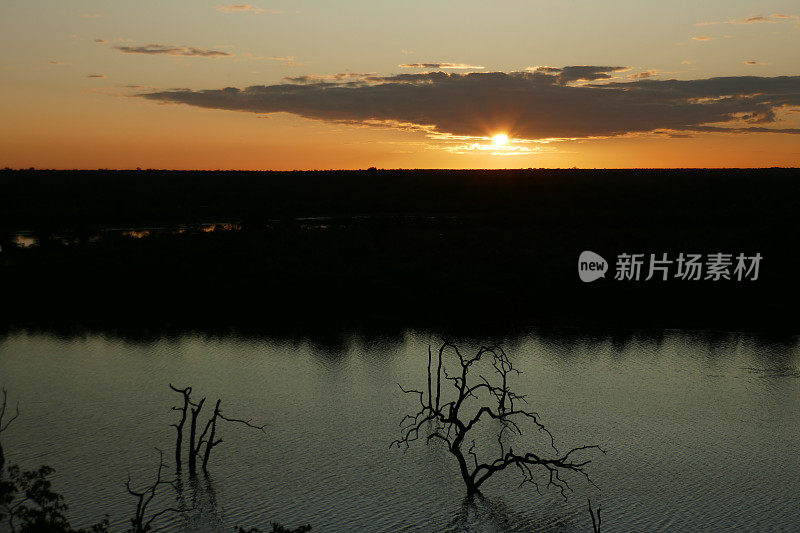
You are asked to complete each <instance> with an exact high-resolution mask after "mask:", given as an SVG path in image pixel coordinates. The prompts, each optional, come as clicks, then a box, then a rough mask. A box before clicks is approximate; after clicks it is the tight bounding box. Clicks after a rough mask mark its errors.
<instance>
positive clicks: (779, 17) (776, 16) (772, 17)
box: [695, 13, 800, 26]
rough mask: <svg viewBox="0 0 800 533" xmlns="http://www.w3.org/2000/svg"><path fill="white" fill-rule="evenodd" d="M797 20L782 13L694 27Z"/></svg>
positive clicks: (700, 23) (702, 23)
mask: <svg viewBox="0 0 800 533" xmlns="http://www.w3.org/2000/svg"><path fill="white" fill-rule="evenodd" d="M787 19H788V20H792V19H793V20H797V19H800V17H798V16H797V15H786V14H783V13H775V14H774V15H770V16H769V17H764V16H761V15H753V16H751V17H747V18H743V19H732V20H725V21H721V22H720V21H711V22H698V23H697V24H695V26H713V25H715V24H774V23H775V22H781V21H785V20H787Z"/></svg>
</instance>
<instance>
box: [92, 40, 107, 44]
mask: <svg viewBox="0 0 800 533" xmlns="http://www.w3.org/2000/svg"><path fill="white" fill-rule="evenodd" d="M94 42H96V43H97V44H105V43H107V42H108V41H106V40H105V39H95V40H94Z"/></svg>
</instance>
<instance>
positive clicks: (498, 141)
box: [492, 133, 508, 146]
mask: <svg viewBox="0 0 800 533" xmlns="http://www.w3.org/2000/svg"><path fill="white" fill-rule="evenodd" d="M492 144H494V145H495V146H503V145H504V144H508V135H506V134H504V133H500V134H497V135H495V136H493V137H492Z"/></svg>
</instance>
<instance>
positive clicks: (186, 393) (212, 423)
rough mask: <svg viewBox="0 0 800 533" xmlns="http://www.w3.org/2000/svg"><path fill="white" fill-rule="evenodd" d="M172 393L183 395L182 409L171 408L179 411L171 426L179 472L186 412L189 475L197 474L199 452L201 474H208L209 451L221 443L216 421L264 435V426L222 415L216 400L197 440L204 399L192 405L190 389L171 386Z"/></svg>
mask: <svg viewBox="0 0 800 533" xmlns="http://www.w3.org/2000/svg"><path fill="white" fill-rule="evenodd" d="M169 387H170V388H171V389H172V390H173V391H175V392H179V393H181V394H183V397H184V405H183V407H182V408H181V407H173V408H172V409H173V410H174V411H181V420H180V422H179V423H177V424H172V427H174V428H176V429H177V432H178V436H177V439H176V441H175V448H176V449H175V461H176V462H177V469H178V470H180V468H181V447H182V444H183V428H184V424H185V422H186V418H187V411H189V412H190V414H191V419H190V421H189V474H196V473H197V458H198V456H199V455H200V453H201V452H203V463H202V465H203V472H205V473H208V463H209V460H210V459H211V451H212V450H213V449H214V447H215V446H217V445H219V444H220V443H222V439H218V438H217V421H218V420H225V421H226V422H238V423H240V424H244V425H245V426H247V427H251V428H253V429H257V430H259V431H261V432H262V433H264V428H265V427H266V425H262V426H256V425H254V424H252V421H251V420H242V419H239V418H231V417H227V416H225V415H224V414H222V411H221V410H220V403H222V400H217V403H216V405H215V406H214V412H213V413H212V414H211V417H210V418H209V419H208V421H207V422H206V425H205V427H204V428H203V431H202V433H200V436H199V438H198V436H197V420H198V418H199V415H200V411H201V410H202V409H203V405H204V404H205V401H206V399H205V398H203V399H202V400H200V401H199V402H198V403H194V402H192V400H191V397H190V395H191V393H192V388H191V387H186V388H185V389H179V388H177V387H175V386H173V385H172V384H170V386H169ZM203 446H205V448H204V447H203Z"/></svg>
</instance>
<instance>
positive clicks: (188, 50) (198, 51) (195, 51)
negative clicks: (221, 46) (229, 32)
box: [114, 44, 233, 57]
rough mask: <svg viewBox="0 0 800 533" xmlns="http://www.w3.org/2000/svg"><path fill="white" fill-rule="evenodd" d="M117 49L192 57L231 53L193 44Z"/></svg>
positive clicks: (117, 47)
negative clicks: (206, 48)
mask: <svg viewBox="0 0 800 533" xmlns="http://www.w3.org/2000/svg"><path fill="white" fill-rule="evenodd" d="M114 48H116V49H117V50H119V51H120V52H122V53H124V54H146V55H172V56H192V57H230V56H232V55H233V54H229V53H228V52H222V51H220V50H204V49H202V48H195V47H193V46H167V45H164V44H148V45H145V46H115V47H114Z"/></svg>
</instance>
